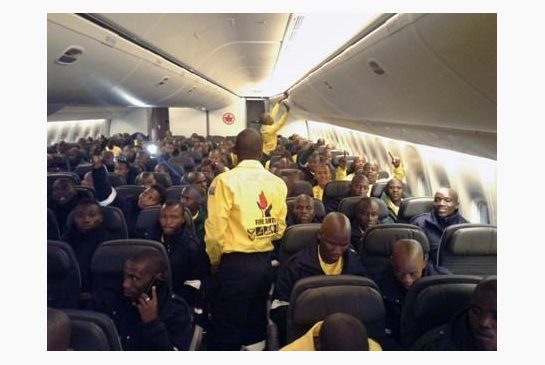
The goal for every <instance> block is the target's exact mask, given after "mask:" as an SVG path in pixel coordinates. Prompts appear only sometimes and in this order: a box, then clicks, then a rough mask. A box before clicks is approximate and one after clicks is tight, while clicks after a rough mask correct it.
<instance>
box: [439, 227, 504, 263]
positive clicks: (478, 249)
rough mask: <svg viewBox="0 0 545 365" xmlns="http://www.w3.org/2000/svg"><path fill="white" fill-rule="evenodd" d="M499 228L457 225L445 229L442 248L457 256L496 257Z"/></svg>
mask: <svg viewBox="0 0 545 365" xmlns="http://www.w3.org/2000/svg"><path fill="white" fill-rule="evenodd" d="M496 235H497V227H496V226H492V225H482V224H471V223H466V224H455V225H452V226H450V227H447V229H445V232H444V233H443V237H442V239H441V246H443V245H445V248H444V249H446V250H447V253H449V254H451V255H456V256H496V253H497V246H496V240H497V236H496Z"/></svg>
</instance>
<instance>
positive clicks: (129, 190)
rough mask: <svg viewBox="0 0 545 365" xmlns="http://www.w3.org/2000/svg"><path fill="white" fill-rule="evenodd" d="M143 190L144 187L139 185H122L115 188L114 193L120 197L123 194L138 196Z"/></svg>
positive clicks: (123, 195)
mask: <svg viewBox="0 0 545 365" xmlns="http://www.w3.org/2000/svg"><path fill="white" fill-rule="evenodd" d="M144 190H146V187H145V186H141V185H122V186H117V187H116V188H115V191H116V194H117V196H118V197H120V198H123V197H125V196H135V197H138V195H140V194H141V193H142V192H143V191H144Z"/></svg>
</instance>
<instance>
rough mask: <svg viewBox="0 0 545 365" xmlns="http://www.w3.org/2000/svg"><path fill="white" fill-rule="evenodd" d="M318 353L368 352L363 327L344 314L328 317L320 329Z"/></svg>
mask: <svg viewBox="0 0 545 365" xmlns="http://www.w3.org/2000/svg"><path fill="white" fill-rule="evenodd" d="M319 350H320V351H368V350H369V340H368V336H367V329H366V328H365V325H364V324H363V323H362V322H361V321H360V320H359V319H357V318H356V317H354V316H352V315H350V314H346V313H332V314H330V315H328V316H327V317H326V318H325V319H324V322H323V323H322V327H321V328H320V348H319Z"/></svg>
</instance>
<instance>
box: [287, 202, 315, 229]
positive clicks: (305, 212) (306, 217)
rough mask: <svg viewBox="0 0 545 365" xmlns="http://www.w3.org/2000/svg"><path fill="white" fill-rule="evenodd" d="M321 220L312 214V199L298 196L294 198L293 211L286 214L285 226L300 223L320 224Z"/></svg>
mask: <svg viewBox="0 0 545 365" xmlns="http://www.w3.org/2000/svg"><path fill="white" fill-rule="evenodd" d="M320 222H321V220H320V219H319V218H318V217H316V215H315V214H314V199H313V198H311V197H310V196H308V195H306V194H300V195H298V196H297V198H295V202H294V204H293V210H292V211H291V212H288V216H287V218H286V225H287V226H288V227H289V226H293V225H294V224H302V223H320Z"/></svg>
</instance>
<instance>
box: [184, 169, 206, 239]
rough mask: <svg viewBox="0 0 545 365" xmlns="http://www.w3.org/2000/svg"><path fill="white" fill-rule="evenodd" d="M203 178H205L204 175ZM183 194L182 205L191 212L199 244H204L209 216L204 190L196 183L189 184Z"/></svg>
mask: <svg viewBox="0 0 545 365" xmlns="http://www.w3.org/2000/svg"><path fill="white" fill-rule="evenodd" d="M203 178H205V177H204V175H203ZM205 179H206V178H205ZM181 195H182V196H181V198H180V202H181V203H182V206H183V207H184V208H187V209H189V211H190V212H191V217H192V218H193V224H194V226H195V234H196V235H197V239H198V240H199V245H203V246H204V233H205V232H204V222H205V221H206V217H207V216H208V211H207V209H206V201H205V199H204V192H203V191H202V190H201V189H200V188H198V187H196V186H195V185H189V186H186V187H184V188H183V189H182V194H181Z"/></svg>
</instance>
